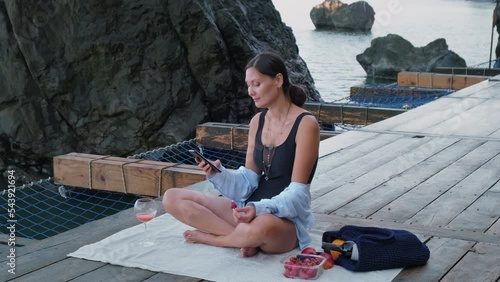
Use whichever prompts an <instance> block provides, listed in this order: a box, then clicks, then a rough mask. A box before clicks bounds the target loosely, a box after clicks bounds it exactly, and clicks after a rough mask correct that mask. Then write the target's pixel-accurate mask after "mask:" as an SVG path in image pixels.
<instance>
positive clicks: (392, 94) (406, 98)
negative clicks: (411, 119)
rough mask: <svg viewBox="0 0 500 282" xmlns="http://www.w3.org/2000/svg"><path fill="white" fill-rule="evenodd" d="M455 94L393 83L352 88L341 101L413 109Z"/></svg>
mask: <svg viewBox="0 0 500 282" xmlns="http://www.w3.org/2000/svg"><path fill="white" fill-rule="evenodd" d="M453 92H454V90H450V89H433V88H417V87H405V86H398V85H397V83H392V84H388V85H375V86H369V85H367V86H363V87H359V88H352V89H351V95H350V96H349V97H345V99H341V100H347V101H346V102H344V104H346V105H356V106H364V107H383V108H399V109H412V108H416V107H418V106H421V105H424V104H426V103H429V102H432V101H434V100H436V99H438V98H440V97H443V96H446V95H449V94H451V93H453ZM339 101H340V100H339Z"/></svg>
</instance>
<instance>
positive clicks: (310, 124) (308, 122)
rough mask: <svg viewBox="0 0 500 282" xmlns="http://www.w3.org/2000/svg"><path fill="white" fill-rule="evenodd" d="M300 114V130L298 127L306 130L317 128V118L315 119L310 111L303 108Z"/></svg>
mask: <svg viewBox="0 0 500 282" xmlns="http://www.w3.org/2000/svg"><path fill="white" fill-rule="evenodd" d="M301 115H303V116H302V119H301V121H300V125H299V130H300V128H304V129H306V130H307V131H310V130H319V124H318V120H317V119H316V117H315V116H314V115H313V114H312V113H310V112H308V111H306V110H304V111H303V112H302V113H301Z"/></svg>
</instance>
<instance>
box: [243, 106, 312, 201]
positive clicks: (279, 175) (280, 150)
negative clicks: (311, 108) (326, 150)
mask: <svg viewBox="0 0 500 282" xmlns="http://www.w3.org/2000/svg"><path fill="white" fill-rule="evenodd" d="M266 113H267V109H266V110H264V111H262V112H261V114H260V117H259V127H258V128H257V133H256V135H255V148H254V152H253V159H254V162H255V164H256V165H257V166H258V167H259V169H260V170H261V171H262V172H264V163H263V158H264V144H262V128H263V127H264V120H265V116H266ZM306 115H311V113H308V112H303V113H301V114H300V115H299V116H298V117H297V118H296V119H295V122H294V124H293V126H292V129H291V130H290V134H288V137H287V138H286V140H285V142H284V143H283V144H281V145H279V146H277V147H275V148H274V149H273V150H276V151H275V152H274V155H273V158H272V160H271V167H270V168H269V172H268V175H267V177H268V180H266V179H265V178H266V177H265V175H264V174H262V175H261V177H260V180H259V186H258V187H257V189H256V190H255V191H254V192H253V194H252V195H251V196H250V198H248V200H247V202H250V201H260V200H261V199H270V198H272V197H274V196H276V195H278V194H279V193H281V192H282V191H283V190H284V189H285V188H286V187H288V185H290V182H291V181H292V172H293V162H294V160H295V148H296V144H295V136H296V135H297V130H298V128H299V124H300V121H301V120H302V118H303V117H304V116H306ZM317 164H318V159H317V158H316V162H315V164H314V167H313V169H312V171H311V174H310V175H309V180H308V182H307V184H310V183H311V181H312V179H313V176H314V172H315V171H316V165H317Z"/></svg>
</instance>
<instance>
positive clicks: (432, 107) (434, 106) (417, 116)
mask: <svg viewBox="0 0 500 282" xmlns="http://www.w3.org/2000/svg"><path fill="white" fill-rule="evenodd" d="M451 95H453V94H451ZM484 101H485V100H481V99H470V98H469V100H466V98H464V99H455V98H453V97H451V96H446V97H441V98H439V99H437V100H435V101H433V102H430V103H427V104H425V105H422V106H420V107H417V108H414V109H411V110H410V111H407V112H406V113H404V114H401V115H398V116H397V118H390V119H386V120H383V121H380V122H377V123H375V124H372V125H370V126H369V127H367V128H362V129H360V130H374V131H380V130H392V129H393V128H396V127H398V126H402V127H403V128H404V126H405V125H406V128H407V129H406V130H410V129H411V131H418V128H413V127H412V126H420V127H424V128H426V127H429V126H422V125H421V123H422V122H427V123H431V125H435V124H437V123H439V122H441V121H442V120H443V119H446V118H448V117H452V116H455V115H457V114H460V113H461V112H462V111H463V110H464V109H468V108H471V107H474V106H476V105H477V104H479V103H481V102H484ZM428 116H431V117H428ZM436 120H437V121H436ZM409 123H411V124H412V126H410V125H407V124H409ZM400 130H402V129H400Z"/></svg>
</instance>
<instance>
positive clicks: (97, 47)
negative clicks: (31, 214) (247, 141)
mask: <svg viewBox="0 0 500 282" xmlns="http://www.w3.org/2000/svg"><path fill="white" fill-rule="evenodd" d="M261 51H275V52H277V53H279V54H281V55H282V56H283V58H285V60H286V63H287V66H288V67H289V69H290V70H291V74H290V75H291V79H292V80H293V82H294V83H297V84H301V85H302V86H303V87H304V88H305V89H306V90H308V93H309V95H310V97H309V98H310V99H311V100H315V101H317V100H320V96H319V93H318V92H317V91H316V90H315V88H314V82H313V80H312V78H311V75H310V73H309V71H308V69H307V67H306V65H305V63H304V61H303V60H302V59H301V58H300V57H299V55H298V48H297V46H296V43H295V38H294V36H293V34H292V31H291V29H290V28H289V27H286V26H285V25H284V24H283V23H282V21H281V18H280V15H279V13H278V12H277V11H276V10H275V8H274V6H273V4H272V1H271V0H256V1H226V0H218V1H217V0H216V1H201V0H185V1H174V0H168V1H158V0H146V1H133V0H105V1H96V0H90V1H69V2H61V1H55V0H53V1H22V0H13V1H2V0H0V89H1V93H0V172H1V170H5V169H6V168H7V167H8V166H13V165H14V166H17V167H23V166H29V167H30V168H31V169H32V170H34V171H35V172H44V173H47V174H50V173H51V172H50V170H51V161H52V160H51V158H52V157H53V156H55V155H60V154H64V153H68V152H71V151H77V152H91V153H97V154H106V155H115V156H126V155H131V154H133V153H135V152H142V151H146V150H149V149H152V148H156V147H159V146H166V145H170V144H173V143H177V142H179V141H182V140H186V139H188V138H192V137H193V133H194V130H195V127H196V125H197V124H200V123H202V122H205V121H217V122H234V123H241V122H246V121H248V119H249V118H250V117H251V116H252V115H253V114H254V113H255V112H256V109H255V108H254V106H253V103H252V101H251V99H249V98H248V96H247V91H246V85H245V82H244V68H245V65H246V62H247V61H248V60H249V59H250V58H251V57H253V56H254V55H256V54H257V53H259V52H261Z"/></svg>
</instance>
